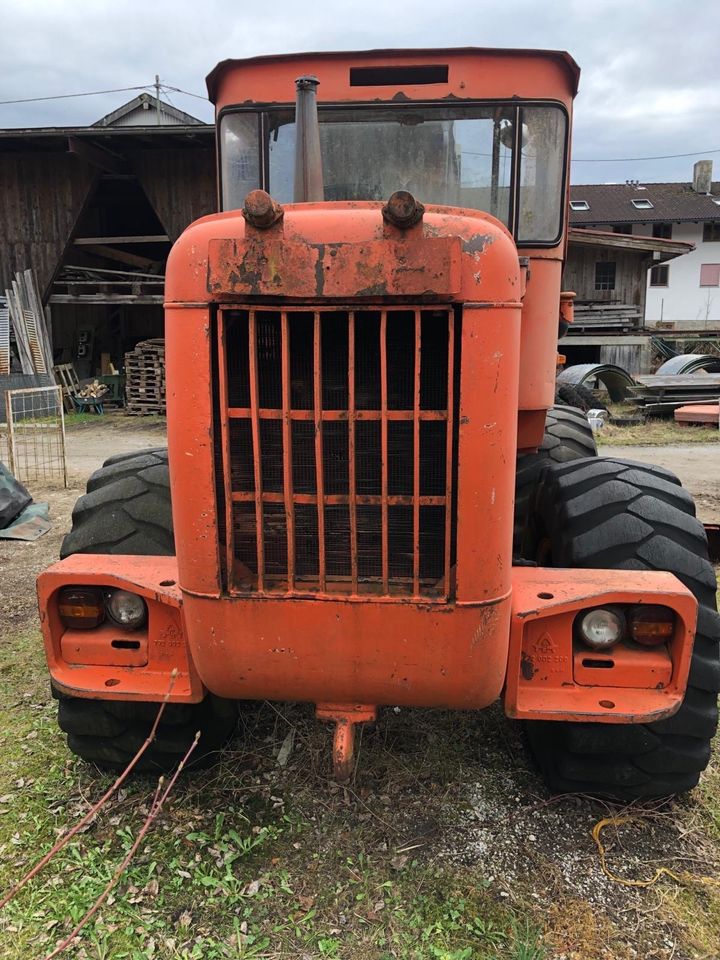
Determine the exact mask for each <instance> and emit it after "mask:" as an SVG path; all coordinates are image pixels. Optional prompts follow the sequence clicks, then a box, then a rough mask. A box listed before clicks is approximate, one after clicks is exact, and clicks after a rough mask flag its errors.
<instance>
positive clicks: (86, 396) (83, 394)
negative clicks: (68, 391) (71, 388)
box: [75, 380, 108, 400]
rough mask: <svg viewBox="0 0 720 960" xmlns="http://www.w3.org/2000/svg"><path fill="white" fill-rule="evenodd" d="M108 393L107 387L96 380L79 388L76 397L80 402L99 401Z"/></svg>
mask: <svg viewBox="0 0 720 960" xmlns="http://www.w3.org/2000/svg"><path fill="white" fill-rule="evenodd" d="M107 392H108V388H107V385H106V384H104V383H100V382H99V381H98V380H93V382H92V383H86V384H85V386H84V387H81V388H80V389H79V390H78V391H77V393H76V394H75V396H76V397H80V398H81V399H82V400H99V399H100V398H101V397H104V396H105V394H106V393H107Z"/></svg>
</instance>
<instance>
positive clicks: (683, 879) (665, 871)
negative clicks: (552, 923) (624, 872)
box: [592, 815, 720, 887]
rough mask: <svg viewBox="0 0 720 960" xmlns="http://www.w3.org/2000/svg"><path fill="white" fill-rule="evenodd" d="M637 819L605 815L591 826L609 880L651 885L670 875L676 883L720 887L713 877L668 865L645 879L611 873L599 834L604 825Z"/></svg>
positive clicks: (624, 884) (637, 818)
mask: <svg viewBox="0 0 720 960" xmlns="http://www.w3.org/2000/svg"><path fill="white" fill-rule="evenodd" d="M639 819H641V818H640V817H636V816H628V815H624V816H620V817H605V818H604V819H603V820H599V821H598V822H597V823H596V824H595V826H594V827H593V829H592V838H593V840H594V841H595V845H596V847H597V848H598V854H599V856H600V867H601V868H602V872H603V873H604V874H605V876H606V877H609V878H610V880H613V881H614V882H615V883H620V884H622V886H624V887H651V886H652V885H653V884H654V883H657V881H658V880H659V879H660V878H661V877H670V878H671V879H672V880H675V882H676V883H701V884H705V885H706V886H713V887H720V880H716V879H715V878H714V877H701V876H698V875H697V874H694V873H690V872H688V871H687V870H683V871H682V872H681V873H675V872H674V871H673V870H670V868H669V867H658V868H657V869H656V870H655V873H654V874H653V876H652V877H649V878H648V879H646V880H627V879H626V878H625V877H619V876H618V875H617V874H616V873H613V872H612V871H611V870H610V869H609V868H608V865H607V858H606V854H605V846H604V844H603V842H602V839H601V834H602V832H603V830H604V829H605V827H612V826H615V827H619V826H622V825H623V824H624V823H632V821H634V820H639Z"/></svg>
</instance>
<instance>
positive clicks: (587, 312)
mask: <svg viewBox="0 0 720 960" xmlns="http://www.w3.org/2000/svg"><path fill="white" fill-rule="evenodd" d="M641 321H642V317H641V314H640V311H639V309H638V308H637V307H634V306H632V305H631V304H626V303H589V302H587V301H586V302H581V303H576V304H575V311H574V320H573V323H572V325H571V327H570V331H569V332H570V333H571V334H573V333H581V332H582V331H584V330H592V331H594V332H597V331H602V330H611V331H613V332H616V331H618V330H619V331H620V332H625V331H629V330H636V329H637V328H638V327H639V326H640V325H641Z"/></svg>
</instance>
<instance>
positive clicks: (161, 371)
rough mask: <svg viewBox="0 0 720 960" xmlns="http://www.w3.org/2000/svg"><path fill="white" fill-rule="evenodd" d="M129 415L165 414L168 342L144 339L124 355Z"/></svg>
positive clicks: (127, 411)
mask: <svg viewBox="0 0 720 960" xmlns="http://www.w3.org/2000/svg"><path fill="white" fill-rule="evenodd" d="M125 396H126V398H127V406H126V413H128V414H130V415H131V416H136V417H138V416H148V415H150V414H158V413H161V414H164V413H165V341H164V340H142V341H141V342H140V343H138V344H137V345H136V346H135V349H134V350H131V351H130V352H129V353H126V354H125Z"/></svg>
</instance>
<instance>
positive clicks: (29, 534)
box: [0, 503, 52, 540]
mask: <svg viewBox="0 0 720 960" xmlns="http://www.w3.org/2000/svg"><path fill="white" fill-rule="evenodd" d="M49 513H50V507H49V505H48V504H47V503H31V504H29V505H28V506H27V507H25V509H24V510H23V512H22V513H21V514H20V516H19V517H16V518H15V519H14V520H13V522H12V523H10V524H8V526H7V527H5V528H4V529H3V530H0V540H37V539H38V538H39V537H42V535H43V534H45V533H47V532H48V530H49V529H50V528H51V527H52V524H51V523H50V517H49Z"/></svg>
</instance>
